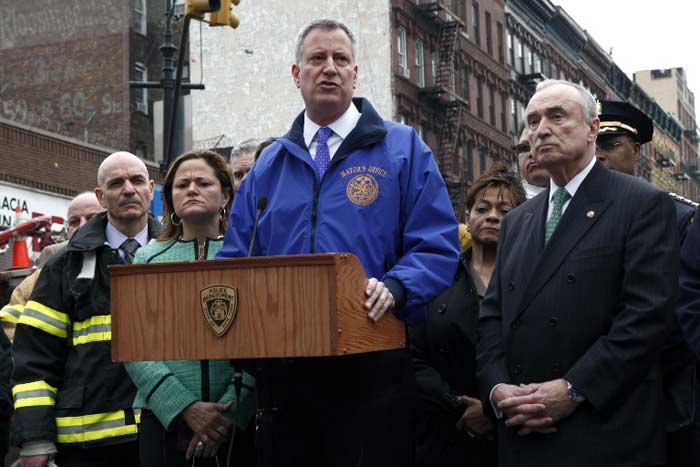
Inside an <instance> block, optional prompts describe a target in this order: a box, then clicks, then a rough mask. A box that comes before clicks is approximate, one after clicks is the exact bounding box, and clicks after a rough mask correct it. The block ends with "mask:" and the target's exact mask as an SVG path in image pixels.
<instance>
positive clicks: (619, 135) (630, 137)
mask: <svg viewBox="0 0 700 467" xmlns="http://www.w3.org/2000/svg"><path fill="white" fill-rule="evenodd" d="M600 104H601V112H600V133H599V134H598V138H597V139H596V157H597V158H598V160H599V161H600V162H602V163H603V164H605V166H606V167H607V168H609V169H612V170H615V171H617V172H622V173H626V174H628V175H634V173H635V171H636V168H637V163H638V161H639V155H640V154H641V147H642V144H645V143H648V142H649V141H651V139H652V136H653V135H654V124H653V122H652V121H651V119H650V118H649V117H647V116H646V115H645V114H644V113H643V112H642V111H641V110H639V109H638V108H636V107H635V106H633V105H632V104H629V103H627V102H618V101H601V102H600ZM669 194H670V195H671V198H672V199H673V201H674V204H675V206H676V219H677V221H678V235H679V237H680V239H681V244H682V243H683V240H684V239H685V234H686V232H687V231H688V227H689V225H690V223H691V222H692V219H693V214H694V213H695V208H696V207H697V206H698V204H697V203H694V202H693V201H690V200H688V199H685V198H683V197H682V196H679V195H676V194H675V193H669Z"/></svg>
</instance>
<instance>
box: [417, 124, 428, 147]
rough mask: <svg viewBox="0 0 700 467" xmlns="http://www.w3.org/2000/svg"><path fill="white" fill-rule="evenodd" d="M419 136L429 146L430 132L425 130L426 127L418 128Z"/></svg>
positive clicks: (420, 126)
mask: <svg viewBox="0 0 700 467" xmlns="http://www.w3.org/2000/svg"><path fill="white" fill-rule="evenodd" d="M418 136H420V139H422V140H423V142H424V143H425V144H428V139H427V138H428V132H427V131H426V129H425V125H419V126H418Z"/></svg>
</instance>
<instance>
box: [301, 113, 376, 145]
mask: <svg viewBox="0 0 700 467" xmlns="http://www.w3.org/2000/svg"><path fill="white" fill-rule="evenodd" d="M361 115H362V114H361V113H360V112H358V110H357V107H355V104H353V103H352V102H350V106H349V107H348V110H346V111H345V113H343V115H341V116H340V118H339V119H338V120H336V121H335V122H333V123H331V124H330V125H326V127H327V128H330V129H331V130H333V133H335V134H336V135H338V136H340V138H341V139H345V138H347V137H348V135H349V134H350V132H351V131H352V130H354V129H355V127H356V126H357V122H358V121H359V120H360V116H361ZM319 128H321V125H319V124H318V123H316V122H314V121H313V120H311V119H310V118H309V115H308V113H306V112H304V143H306V147H307V148H308V147H310V146H311V142H312V141H313V140H314V136H316V132H317V131H318V129H319Z"/></svg>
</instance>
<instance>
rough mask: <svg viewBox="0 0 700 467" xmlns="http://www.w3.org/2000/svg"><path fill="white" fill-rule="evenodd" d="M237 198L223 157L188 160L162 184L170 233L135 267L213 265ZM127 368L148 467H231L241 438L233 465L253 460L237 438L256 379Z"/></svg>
mask: <svg viewBox="0 0 700 467" xmlns="http://www.w3.org/2000/svg"><path fill="white" fill-rule="evenodd" d="M232 198H233V182H232V179H231V173H230V172H229V169H228V166H227V165H226V161H224V159H223V157H221V156H220V155H219V154H216V153H214V152H211V151H192V152H188V153H185V154H182V155H181V156H179V157H178V158H177V159H176V160H175V161H174V162H173V164H172V166H171V167H170V170H168V174H167V175H166V177H165V183H164V185H163V203H164V214H163V224H164V229H163V233H162V234H161V236H160V238H159V241H158V242H155V243H151V244H150V245H148V246H145V247H143V248H141V249H139V250H138V251H137V253H136V256H135V258H134V263H151V262H170V261H192V260H207V259H213V258H214V257H215V256H216V253H217V251H219V248H221V245H222V243H223V234H224V231H225V230H226V226H227V223H228V218H229V211H230V209H231V201H232ZM192 313H199V310H192ZM183 338H186V336H183ZM126 368H127V371H128V372H129V375H130V376H131V379H132V380H133V381H134V384H136V387H137V388H138V393H137V395H136V399H135V400H134V407H135V408H141V409H143V415H142V417H141V427H140V431H139V440H140V452H141V464H142V465H148V466H185V465H197V466H225V465H227V462H226V458H227V457H228V456H230V455H231V450H230V448H231V447H230V446H229V444H230V442H231V440H232V439H237V442H236V444H235V445H234V446H235V451H236V454H237V456H236V457H237V458H236V460H235V461H234V463H238V464H240V463H241V462H244V461H243V459H241V458H240V456H244V457H248V456H253V452H254V451H253V448H252V446H250V445H249V446H241V445H240V441H242V440H243V439H244V438H242V437H241V436H238V437H237V438H236V437H234V435H235V434H236V432H244V430H245V429H246V426H247V425H248V424H249V423H250V420H251V418H252V416H253V413H254V410H255V400H254V396H253V393H252V390H253V379H252V377H251V376H250V375H248V374H247V373H245V372H242V371H239V370H237V369H234V368H233V367H232V365H231V363H230V361H228V360H202V361H193V360H175V361H162V362H131V363H127V364H126ZM247 441H248V442H249V443H250V441H249V440H247ZM227 454H228V456H227ZM193 456H194V458H195V459H193V461H190V459H192V457H193ZM186 461H187V462H186ZM244 463H246V462H244ZM241 465H242V464H241Z"/></svg>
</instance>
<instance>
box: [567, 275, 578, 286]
mask: <svg viewBox="0 0 700 467" xmlns="http://www.w3.org/2000/svg"><path fill="white" fill-rule="evenodd" d="M566 282H567V283H569V284H573V283H575V282H576V276H574V275H573V274H569V275H568V276H566Z"/></svg>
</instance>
